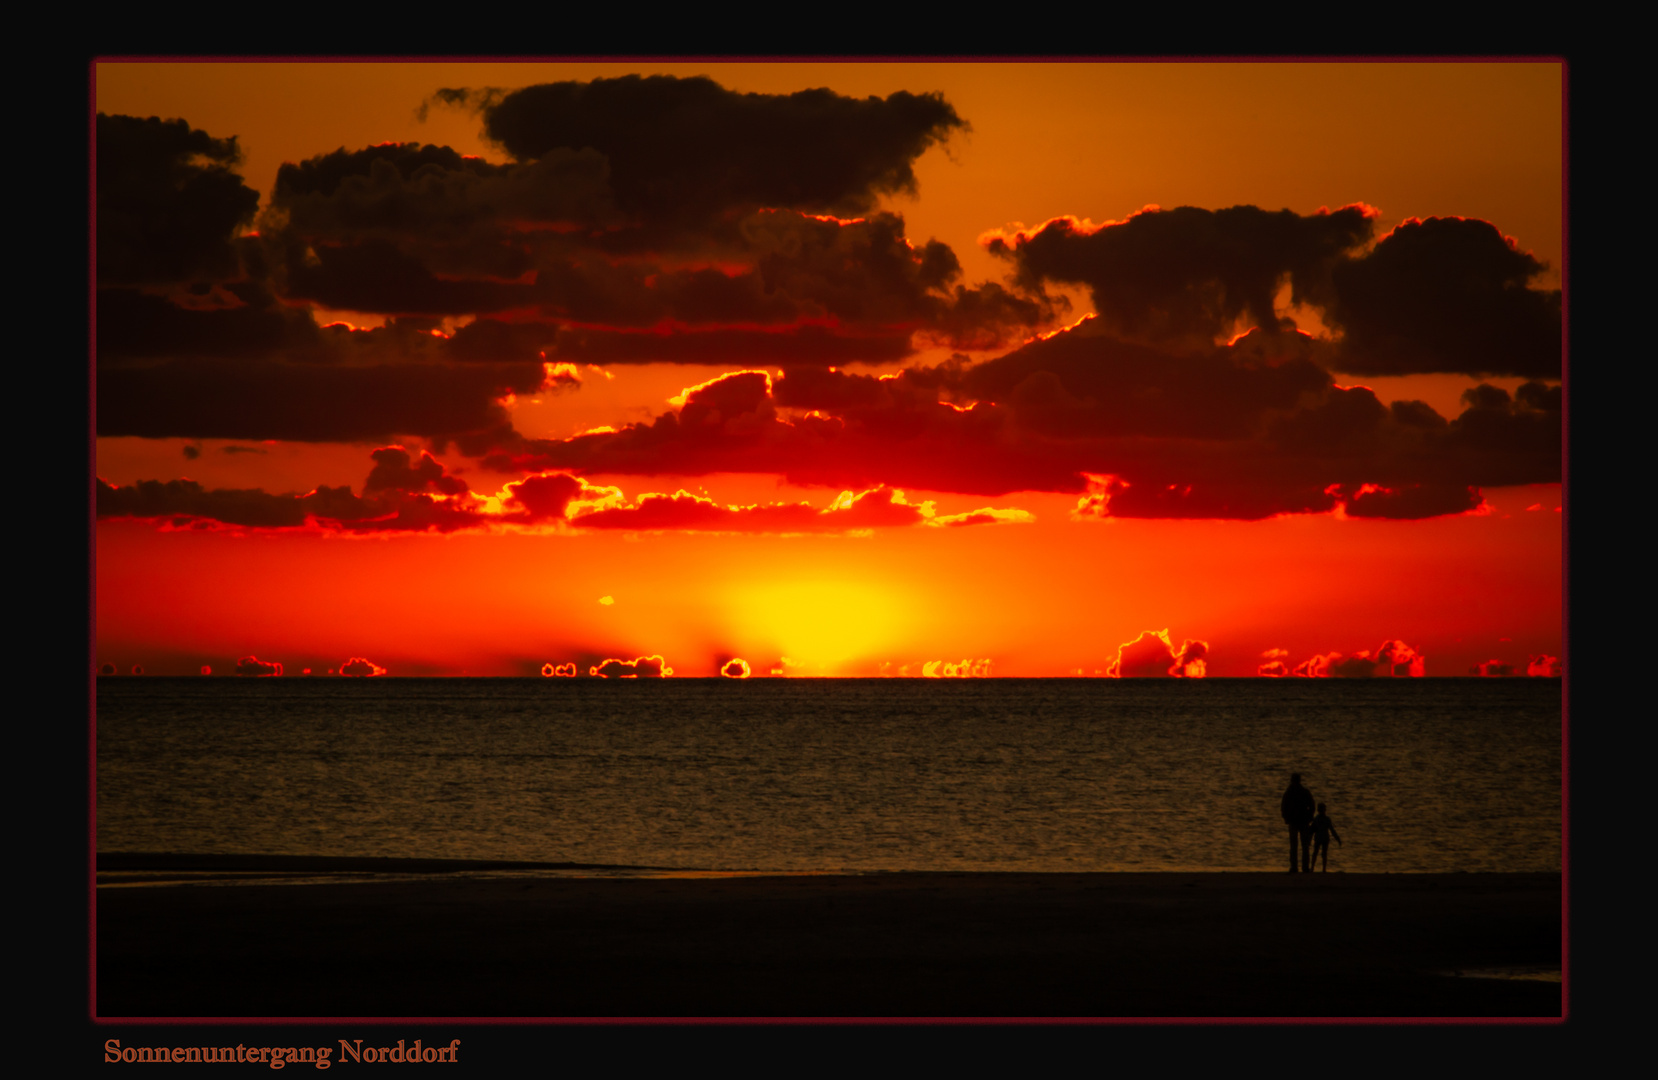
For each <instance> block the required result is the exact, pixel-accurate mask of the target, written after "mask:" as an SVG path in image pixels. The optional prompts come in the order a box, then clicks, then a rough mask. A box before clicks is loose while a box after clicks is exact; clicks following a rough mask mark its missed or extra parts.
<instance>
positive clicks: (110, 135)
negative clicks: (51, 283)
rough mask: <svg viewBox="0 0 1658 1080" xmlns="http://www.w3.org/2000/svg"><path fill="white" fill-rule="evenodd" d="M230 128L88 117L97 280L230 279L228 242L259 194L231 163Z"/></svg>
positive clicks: (233, 269)
mask: <svg viewBox="0 0 1658 1080" xmlns="http://www.w3.org/2000/svg"><path fill="white" fill-rule="evenodd" d="M241 160H242V155H241V151H240V149H239V148H238V147H237V145H236V139H235V137H234V136H232V137H230V138H215V137H214V136H212V135H209V134H208V133H207V132H205V131H200V130H197V129H195V128H192V127H191V126H190V125H189V124H188V123H186V122H185V121H183V120H162V119H160V118H159V117H154V116H152V117H150V118H149V119H141V118H139V117H136V116H110V115H106V114H104V113H99V114H98V118H97V187H98V190H97V196H96V208H97V225H98V230H97V231H98V238H97V252H98V255H97V258H98V281H99V283H100V284H125V285H156V284H172V283H178V282H188V281H211V280H222V279H225V278H231V277H235V276H236V275H237V273H238V265H237V260H236V256H235V252H234V250H233V249H232V247H231V244H230V241H231V238H232V236H233V235H234V233H235V232H236V230H237V228H238V227H240V226H242V225H245V224H247V223H249V222H250V221H252V219H253V215H254V211H255V210H256V209H257V208H258V206H259V193H258V192H257V191H254V190H253V189H252V188H250V187H248V186H247V185H246V184H244V183H243V182H242V178H241V176H239V175H238V174H237V173H236V172H235V171H234V169H233V167H234V166H236V165H238V164H240V163H241Z"/></svg>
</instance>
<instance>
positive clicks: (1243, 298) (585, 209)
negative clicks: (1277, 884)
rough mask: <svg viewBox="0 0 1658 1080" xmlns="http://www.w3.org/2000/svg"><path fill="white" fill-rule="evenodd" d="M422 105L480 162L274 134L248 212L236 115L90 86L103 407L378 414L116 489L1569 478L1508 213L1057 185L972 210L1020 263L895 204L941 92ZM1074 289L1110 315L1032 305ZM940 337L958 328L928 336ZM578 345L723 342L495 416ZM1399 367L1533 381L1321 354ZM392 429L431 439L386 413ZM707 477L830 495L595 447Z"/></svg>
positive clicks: (1432, 508)
mask: <svg viewBox="0 0 1658 1080" xmlns="http://www.w3.org/2000/svg"><path fill="white" fill-rule="evenodd" d="M428 107H454V108H461V109H466V110H470V111H471V112H472V113H473V114H474V115H475V116H476V118H477V121H478V123H479V124H480V125H481V127H482V129H483V132H484V134H485V135H486V136H487V138H488V139H489V140H490V141H491V142H492V143H493V144H494V145H496V146H497V147H498V148H500V149H501V150H502V151H503V152H504V154H505V160H503V161H501V162H499V163H491V162H487V161H484V160H482V159H479V158H474V157H467V156H463V155H461V154H459V153H457V152H456V151H454V150H453V149H450V148H448V147H444V146H435V145H423V144H414V143H387V144H382V145H378V146H369V147H358V148H340V149H336V150H332V151H327V152H319V153H318V154H317V155H316V156H314V157H311V158H308V159H305V160H303V161H297V162H290V163H287V164H285V165H283V166H282V167H281V169H280V170H279V171H278V173H277V175H276V176H275V177H274V178H273V179H272V183H271V184H270V193H269V194H270V198H269V200H268V205H267V207H266V209H265V210H264V211H263V212H260V211H259V210H258V206H259V193H258V191H257V190H255V189H254V188H253V187H250V186H248V182H247V181H246V180H245V179H244V178H243V177H242V176H241V175H240V174H239V173H238V172H237V171H236V169H237V168H238V167H239V162H240V160H241V159H240V155H239V151H238V148H237V145H236V141H235V139H234V138H231V137H229V136H228V135H227V134H226V133H220V132H213V133H209V132H205V131H201V130H198V129H196V128H194V127H192V126H191V124H190V123H189V122H188V121H185V120H161V119H157V118H150V119H141V118H136V117H126V116H106V115H100V116H99V117H98V120H97V140H98V146H97V152H98V158H97V160H98V168H99V176H98V191H97V214H98V217H97V220H98V230H99V231H98V237H97V253H98V267H97V286H98V291H97V298H96V305H97V310H96V317H97V342H98V355H97V382H96V385H97V393H98V402H97V422H98V432H99V434H100V435H106V436H142V437H148V438H163V437H172V438H185V439H192V440H194V439H204V438H223V439H235V440H248V441H252V440H293V441H312V442H358V443H366V444H370V445H372V444H374V443H380V444H383V445H382V447H381V449H379V450H376V451H375V457H374V462H375V463H374V466H373V468H372V471H371V472H370V474H369V476H368V478H367V480H366V481H365V483H364V484H363V486H362V488H361V490H360V491H359V492H356V493H354V492H353V491H352V490H351V489H350V488H347V487H325V486H319V487H316V488H314V489H313V490H311V491H309V492H305V493H303V494H302V493H289V494H273V493H268V492H265V491H263V490H259V489H253V488H250V489H205V488H203V487H202V486H200V485H198V484H195V483H194V482H193V481H190V480H187V479H182V478H180V479H171V480H152V481H142V482H140V483H138V484H134V485H128V486H116V485H108V484H103V483H100V486H99V488H98V491H97V499H98V512H99V515H100V516H103V517H111V516H113V517H141V518H148V519H154V520H157V521H163V522H169V523H171V524H172V526H173V527H235V528H244V529H259V528H302V527H303V528H323V529H328V530H336V531H342V532H351V533H374V532H387V531H405V532H407V531H426V532H453V531H456V530H462V529H476V528H494V527H548V526H554V525H556V526H558V527H561V528H562V527H570V528H582V529H616V530H627V531H650V530H658V529H672V530H682V529H697V530H707V531H728V532H813V531H856V530H861V529H866V528H891V527H903V526H916V525H932V526H945V525H954V526H965V525H973V524H994V523H998V522H1005V521H1010V520H1019V514H1021V513H1022V511H1018V510H1017V509H1014V508H996V507H985V508H983V509H981V510H975V511H971V512H968V513H962V514H955V515H937V514H934V513H932V512H931V508H930V507H929V505H928V504H926V503H911V502H909V501H907V500H906V499H905V498H904V497H903V496H902V495H901V493H900V492H901V490H912V491H914V490H919V491H926V492H929V493H935V492H936V493H949V494H960V495H972V496H982V497H1003V496H1007V495H1010V494H1012V493H1016V492H1022V491H1043V492H1060V493H1067V494H1072V495H1075V496H1077V497H1078V499H1079V502H1078V504H1077V509H1076V515H1075V516H1076V517H1077V518H1079V519H1089V518H1103V517H1117V518H1123V517H1129V518H1175V519H1204V518H1208V519H1230V520H1257V519H1261V518H1266V517H1272V516H1275V515H1281V514H1323V513H1332V514H1340V515H1344V516H1346V517H1349V518H1392V519H1420V518H1428V517H1436V516H1442V515H1449V514H1461V513H1468V512H1472V511H1477V510H1479V509H1480V508H1481V507H1482V505H1483V502H1484V496H1483V493H1482V492H1483V489H1485V488H1489V487H1495V486H1503V485H1513V484H1532V483H1554V482H1558V481H1559V479H1560V470H1561V464H1560V463H1561V451H1560V436H1561V412H1562V401H1561V391H1560V387H1559V385H1558V379H1559V376H1560V371H1561V368H1560V352H1561V315H1560V310H1561V309H1560V294H1559V293H1558V292H1556V291H1551V290H1548V289H1546V288H1542V287H1540V286H1539V285H1538V284H1537V283H1538V281H1539V280H1540V278H1541V276H1542V275H1543V273H1544V271H1545V267H1543V265H1542V264H1541V263H1540V262H1538V261H1537V260H1536V259H1535V258H1533V257H1532V256H1531V255H1530V254H1528V253H1526V252H1524V251H1523V250H1521V249H1520V248H1519V246H1518V245H1517V244H1516V243H1515V242H1514V241H1512V240H1510V239H1509V238H1507V237H1505V236H1504V235H1503V234H1502V232H1501V231H1500V229H1499V228H1498V226H1497V225H1496V224H1494V223H1488V222H1484V221H1478V220H1474V219H1465V218H1453V217H1444V218H1429V219H1426V220H1411V221H1407V222H1404V223H1401V224H1399V225H1398V226H1397V227H1395V228H1393V229H1391V230H1390V231H1388V232H1386V233H1384V234H1383V235H1380V236H1377V235H1376V234H1377V231H1378V229H1377V221H1378V213H1377V211H1375V210H1374V209H1372V208H1370V207H1367V206H1364V205H1362V204H1354V205H1350V206H1345V207H1341V208H1339V209H1336V210H1330V211H1319V212H1317V213H1311V214H1298V213H1295V212H1292V211H1289V210H1270V209H1266V208H1262V207H1255V206H1233V207H1224V208H1219V209H1204V208H1198V207H1176V208H1173V209H1169V210H1157V209H1152V208H1148V209H1147V210H1145V211H1142V212H1140V213H1136V214H1132V215H1130V216H1128V217H1127V218H1125V219H1124V220H1122V221H1119V222H1110V223H1107V224H1105V225H1101V226H1094V225H1091V224H1089V223H1087V222H1086V221H1084V220H1083V219H1081V218H1078V217H1060V218H1055V219H1053V220H1050V221H1048V222H1046V223H1044V224H1042V225H1040V226H1037V227H1035V228H1031V229H1026V228H1022V227H1021V228H1013V229H1008V230H999V231H996V232H992V233H989V234H987V235H986V239H985V243H986V246H987V247H988V249H989V250H990V252H991V253H992V254H994V255H996V256H998V257H999V258H1000V260H1001V261H1002V263H1003V265H1005V267H1006V271H1007V272H1006V276H1005V278H1004V279H1003V280H1002V281H999V282H998V281H979V282H972V281H967V280H965V279H964V276H963V270H962V266H961V262H960V259H959V258H958V256H957V255H956V253H955V252H954V251H952V250H951V248H950V247H949V246H948V245H946V244H944V243H941V242H939V241H937V240H936V239H921V238H912V237H910V236H909V235H908V234H907V226H906V223H905V221H904V219H903V218H902V217H901V216H899V215H898V214H896V213H893V212H891V211H890V210H886V209H883V208H882V207H881V203H880V200H881V198H882V197H884V196H887V195H890V194H894V193H913V192H915V191H916V190H917V180H916V173H915V170H914V163H915V161H916V159H917V158H918V157H919V155H921V154H922V153H923V152H925V151H926V150H927V149H928V148H930V147H933V146H936V145H940V144H944V143H947V142H949V141H950V140H951V139H952V138H953V137H955V136H956V135H957V134H958V133H960V132H962V131H963V130H965V129H966V127H967V122H968V120H969V118H966V117H962V116H960V115H958V114H957V112H956V110H955V108H954V106H952V105H951V104H950V103H949V102H948V101H946V100H945V99H944V98H943V97H942V96H940V95H938V94H934V93H911V92H903V91H901V92H898V93H894V94H890V95H888V96H887V97H884V98H881V97H868V98H861V99H860V98H853V97H847V96H843V95H839V94H836V93H834V92H832V91H829V90H806V91H801V92H799V93H794V94H753V93H739V92H736V91H732V90H728V89H726V88H724V87H721V86H719V85H718V84H716V83H714V82H713V81H711V80H709V79H706V78H691V79H680V78H672V77H667V76H655V77H650V78H643V77H639V76H628V77H624V78H617V79H595V80H592V81H590V82H558V83H548V84H543V85H539V86H531V87H526V88H523V89H519V90H514V91H496V90H468V89H444V90H439V91H437V92H436V93H435V94H434V95H433V97H432V98H431V100H430V101H429V103H428ZM318 149H319V151H322V150H324V149H325V148H323V147H319V148H318ZM252 179H253V180H254V181H256V182H263V181H264V180H265V178H262V177H261V178H252ZM1077 209H1078V210H1083V209H1088V208H1080V207H1079V208H1077ZM986 224H987V225H988V224H993V223H986ZM250 228H256V230H257V231H256V232H249V231H247V230H248V229H250ZM1066 287H1081V288H1084V289H1086V290H1087V291H1088V293H1089V295H1090V296H1091V298H1092V302H1093V306H1094V308H1095V311H1096V314H1095V315H1094V316H1093V317H1091V318H1087V319H1083V320H1081V321H1078V322H1075V323H1073V324H1071V325H1069V326H1067V327H1066V328H1064V329H1061V330H1058V331H1057V332H1056V331H1055V330H1054V328H1055V327H1056V326H1057V325H1058V323H1059V321H1060V320H1061V318H1062V317H1064V316H1065V315H1066V314H1067V311H1066V309H1067V304H1066V301H1065V299H1064V295H1063V292H1062V290H1063V289H1064V288H1066ZM321 309H335V310H347V311H353V312H362V313H365V314H368V315H372V316H374V317H375V318H376V319H377V320H378V321H379V322H381V323H382V324H383V325H380V326H378V327H376V328H373V329H357V328H354V327H351V326H349V325H345V324H342V323H335V322H330V321H329V320H328V316H326V314H325V313H323V312H322V310H321ZM1297 312H1316V313H1317V315H1318V317H1319V320H1320V322H1321V323H1322V325H1323V326H1324V327H1326V328H1328V330H1329V336H1327V337H1319V338H1314V337H1311V336H1309V335H1308V334H1306V333H1303V332H1302V331H1301V330H1300V329H1299V328H1298V327H1297V324H1296V318H1297ZM935 346H944V347H946V348H949V349H956V350H962V351H961V352H958V353H957V355H956V356H955V357H954V358H953V359H951V360H948V361H946V362H944V363H939V364H930V365H929V364H922V363H919V362H916V361H914V357H915V355H916V354H917V352H918V351H919V350H921V349H924V348H931V347H935ZM969 354H971V355H969ZM905 361H910V363H909V365H908V366H907V367H903V368H902V369H900V370H897V371H889V373H887V374H884V375H881V376H879V377H877V376H876V375H874V374H864V373H858V372H856V371H850V370H846V368H847V367H848V366H849V365H857V364H881V365H884V366H885V367H887V368H889V369H890V368H891V367H893V365H897V364H902V363H904V362H905ZM585 363H604V364H622V363H697V364H716V365H724V366H725V367H726V368H727V369H728V371H729V374H727V375H725V376H723V377H721V378H716V379H713V380H710V381H708V382H706V383H703V384H702V385H700V386H697V387H693V388H691V390H689V391H688V392H687V393H686V394H685V395H683V397H682V398H681V399H678V400H677V401H676V402H675V403H673V404H671V405H670V407H668V408H665V409H662V410H660V411H658V412H657V413H656V414H655V415H652V416H649V417H646V418H644V419H640V420H636V421H635V422H632V423H628V424H625V425H622V426H620V427H619V428H617V429H615V430H608V431H605V430H599V431H589V432H587V433H584V434H580V435H575V436H571V437H569V438H562V439H552V438H531V437H528V436H526V435H524V434H523V433H521V432H519V431H517V430H516V429H515V428H514V426H513V420H512V414H511V412H510V410H509V409H508V408H507V407H506V405H505V404H504V402H506V401H508V400H509V399H510V398H511V397H512V396H513V395H528V394H533V393H544V394H552V393H564V394H570V393H574V394H580V393H582V392H583V390H582V387H581V384H580V382H579V380H578V379H577V378H575V377H574V376H573V374H572V372H573V370H574V369H573V368H571V367H570V365H571V364H585ZM1338 372H1339V373H1345V374H1344V375H1342V376H1341V377H1340V378H1339V379H1338V376H1337V374H1336V373H1338ZM779 373H780V374H779ZM1413 373H1451V374H1461V375H1465V376H1467V377H1468V378H1469V380H1470V382H1478V380H1479V379H1480V378H1481V377H1486V376H1499V375H1500V376H1510V377H1519V378H1524V379H1527V380H1529V381H1527V382H1525V383H1524V384H1523V385H1520V386H1519V387H1518V389H1517V390H1514V391H1508V390H1504V389H1501V388H1498V387H1496V386H1492V385H1487V384H1485V383H1478V385H1476V386H1475V388H1474V389H1472V390H1470V391H1469V393H1468V394H1467V395H1466V396H1465V400H1464V402H1463V408H1462V409H1461V411H1460V412H1458V414H1457V415H1455V416H1444V415H1441V414H1440V413H1439V412H1437V411H1436V410H1435V409H1433V408H1431V407H1429V406H1428V405H1427V404H1425V403H1423V402H1420V401H1410V400H1404V401H1384V400H1383V399H1382V398H1381V397H1379V396H1378V395H1377V393H1376V392H1374V391H1373V390H1372V389H1370V388H1367V387H1365V386H1362V385H1349V384H1348V383H1350V382H1351V380H1350V379H1348V378H1347V377H1346V376H1348V375H1358V376H1366V375H1402V374H1413ZM413 439H420V440H423V441H424V443H425V444H426V445H427V446H428V447H429V452H423V453H417V452H415V451H412V450H409V449H406V448H405V447H404V446H401V445H391V444H393V443H394V442H401V443H408V442H409V441H410V440H413ZM434 454H436V455H438V456H440V457H444V458H447V459H448V464H444V463H441V462H440V461H439V460H438V457H434V456H433V455H434ZM462 461H464V462H465V464H464V465H462V464H461V463H460V462H462ZM459 472H464V473H465V477H466V478H465V479H463V478H462V477H461V476H459V475H456V474H457V473H459ZM480 472H491V473H494V474H495V475H494V476H492V477H491V478H490V479H489V481H488V482H487V483H484V482H480V481H479V479H478V473H480ZM716 473H727V474H731V473H737V474H745V473H746V474H766V475H776V476H780V477H783V478H785V479H786V480H788V481H789V482H792V483H795V484H799V485H815V486H823V487H829V488H832V489H835V490H842V491H846V492H848V493H849V496H850V498H848V496H842V497H841V498H840V499H836V500H833V501H832V502H830V504H829V505H828V506H826V507H814V506H811V505H807V504H804V503H802V504H792V505H782V504H779V505H772V506H746V507H738V506H726V505H721V504H718V503H716V502H714V501H712V500H709V499H706V498H704V497H702V496H697V495H691V494H688V493H685V492H678V493H674V494H669V493H665V492H653V491H647V492H646V493H644V494H640V495H638V496H637V497H636V498H635V499H634V500H633V501H631V502H630V501H628V500H627V499H626V498H625V497H624V495H623V494H622V493H621V492H620V491H619V490H617V489H616V488H612V487H602V486H599V485H596V484H594V483H592V482H590V481H589V480H588V479H584V478H585V477H595V476H601V475H602V476H604V477H606V478H615V477H640V478H646V479H643V480H642V483H643V485H644V486H645V487H647V488H649V487H652V486H657V485H653V484H652V482H651V480H652V479H653V478H659V477H696V476H708V475H712V474H716ZM489 490H494V491H495V493H494V494H489V493H487V491H489ZM1171 649H1172V646H1171ZM1171 655H1173V654H1172V653H1171ZM1348 659H1350V658H1348ZM1171 662H1172V661H1171ZM1193 662H1196V661H1193ZM1332 663H1334V662H1333V661H1332ZM1186 666H1190V662H1189V663H1188V664H1187V665H1186Z"/></svg>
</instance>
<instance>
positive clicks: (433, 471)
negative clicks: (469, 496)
mask: <svg viewBox="0 0 1658 1080" xmlns="http://www.w3.org/2000/svg"><path fill="white" fill-rule="evenodd" d="M369 456H370V457H371V458H373V459H374V468H373V469H372V470H371V471H370V472H369V474H368V479H367V480H365V481H363V494H364V495H365V496H367V495H369V494H371V493H374V492H379V491H405V492H419V491H426V490H428V489H430V490H432V491H436V492H439V493H441V494H444V495H462V494H465V493H466V490H467V487H466V481H465V480H462V479H461V478H460V477H458V476H449V475H447V474H446V473H445V472H444V468H443V466H442V465H441V464H440V463H439V462H438V461H437V459H436V458H434V457H432V455H431V454H428V453H426V452H425V451H421V454H420V463H419V464H418V465H416V464H412V463H411V460H412V459H411V458H410V457H409V452H408V451H407V450H405V449H403V448H402V447H401V446H385V447H381V448H380V449H379V450H376V451H374V453H372V454H370V455H369Z"/></svg>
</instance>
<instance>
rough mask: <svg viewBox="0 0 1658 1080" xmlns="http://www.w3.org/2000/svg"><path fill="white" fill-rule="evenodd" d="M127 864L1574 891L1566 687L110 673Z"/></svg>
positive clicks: (103, 780) (113, 820)
mask: <svg viewBox="0 0 1658 1080" xmlns="http://www.w3.org/2000/svg"><path fill="white" fill-rule="evenodd" d="M96 725H97V728H96V736H97V748H96V757H97V818H96V826H97V844H98V850H99V852H100V853H109V852H170V853H191V854H207V853H225V854H284V855H330V856H356V857H363V856H392V857H419V858H454V859H511V860H526V861H545V862H576V863H585V864H603V865H610V866H617V867H655V868H670V869H680V870H708V871H727V870H730V871H741V870H776V871H803V872H814V871H892V870H1018V871H1084V870H1136V871H1146V870H1179V871H1190V870H1216V871H1219V870H1226V871H1246V870H1281V869H1284V868H1286V867H1287V865H1288V850H1287V849H1288V838H1287V833H1286V829H1285V826H1284V825H1283V823H1282V821H1281V820H1280V818H1279V814H1278V800H1279V796H1280V795H1281V794H1282V793H1283V790H1284V788H1285V786H1286V783H1287V781H1288V778H1289V774H1290V773H1291V772H1292V771H1294V772H1300V773H1301V774H1302V777H1303V779H1304V781H1305V783H1306V785H1307V786H1308V787H1309V788H1310V789H1311V790H1312V792H1313V795H1314V796H1315V797H1316V798H1317V799H1318V800H1320V801H1322V802H1325V803H1327V804H1328V806H1329V810H1328V813H1329V815H1330V817H1331V819H1332V820H1333V821H1334V823H1335V827H1336V830H1337V831H1338V832H1339V833H1340V835H1341V838H1342V841H1343V843H1341V844H1339V845H1337V844H1335V843H1332V844H1331V857H1330V863H1329V866H1330V870H1331V871H1332V872H1335V871H1349V872H1354V873H1359V872H1425V871H1459V870H1461V871H1558V870H1559V869H1560V840H1561V746H1562V718H1561V684H1560V681H1559V680H1558V679H1523V678H1513V679H1474V678H1468V679H1368V680H1342V679H1204V680H1184V679H1182V680H1149V679H1146V680H1141V679H1120V680H1119V679H962V680H944V679H750V680H746V681H738V680H729V679H649V680H646V679H626V680H604V679H590V678H582V679H562V678H555V679H468V678H441V679H439V678H434V679H411V678H372V679H345V678H338V677H335V678H309V679H306V678H292V677H281V678H269V679H237V678H234V677H197V678H156V677H115V678H101V679H99V680H98V686H97V714H96Z"/></svg>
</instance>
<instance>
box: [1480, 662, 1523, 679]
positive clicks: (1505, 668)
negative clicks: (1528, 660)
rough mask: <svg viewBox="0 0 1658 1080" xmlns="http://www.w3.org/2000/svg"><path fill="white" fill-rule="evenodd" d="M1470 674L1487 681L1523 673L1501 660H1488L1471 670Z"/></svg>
mask: <svg viewBox="0 0 1658 1080" xmlns="http://www.w3.org/2000/svg"><path fill="white" fill-rule="evenodd" d="M1468 674H1470V675H1478V676H1481V677H1482V678H1487V679H1500V678H1506V677H1508V676H1511V675H1519V674H1521V673H1520V672H1518V671H1516V670H1514V665H1513V664H1506V663H1504V662H1503V661H1501V660H1486V661H1483V662H1481V663H1478V664H1475V665H1474V666H1473V667H1471V668H1469V669H1468Z"/></svg>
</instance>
